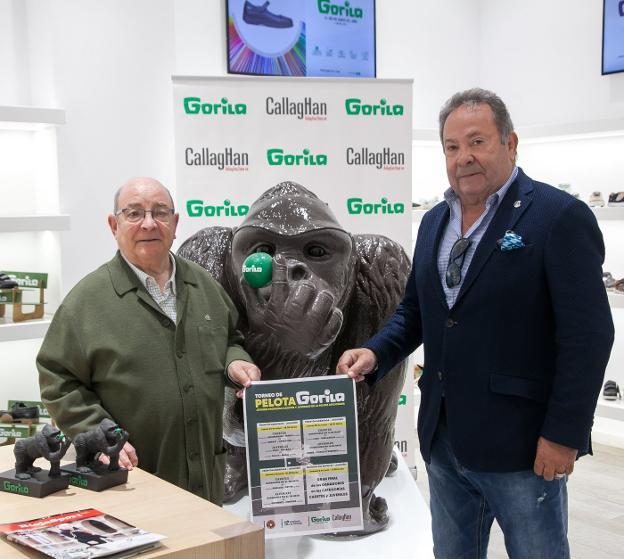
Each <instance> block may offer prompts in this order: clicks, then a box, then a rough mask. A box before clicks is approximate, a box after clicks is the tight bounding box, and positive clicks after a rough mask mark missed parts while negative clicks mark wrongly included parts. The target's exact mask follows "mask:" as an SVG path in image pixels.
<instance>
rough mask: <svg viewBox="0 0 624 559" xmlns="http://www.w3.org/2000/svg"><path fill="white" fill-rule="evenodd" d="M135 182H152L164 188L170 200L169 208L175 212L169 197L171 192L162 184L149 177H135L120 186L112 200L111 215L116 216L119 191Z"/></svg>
mask: <svg viewBox="0 0 624 559" xmlns="http://www.w3.org/2000/svg"><path fill="white" fill-rule="evenodd" d="M135 181H151V182H154V183H156V184H158V185H159V186H161V187H162V188H164V189H165V190H166V191H167V194H168V195H169V200H171V208H172V209H173V210H175V204H174V203H173V196H171V192H170V191H169V189H168V188H167V187H166V186H165V185H164V184H162V183H161V182H159V181H157V180H156V179H152V178H149V177H137V178H135V179H130V180H128V181H126V182H125V183H124V184H122V185H121V186H120V187H119V188H118V189H117V192H115V197H114V198H113V214H115V215H117V212H118V211H119V196H120V195H121V191H122V190H123V189H124V188H125V187H126V186H127V185H129V184H131V183H132V182H135Z"/></svg>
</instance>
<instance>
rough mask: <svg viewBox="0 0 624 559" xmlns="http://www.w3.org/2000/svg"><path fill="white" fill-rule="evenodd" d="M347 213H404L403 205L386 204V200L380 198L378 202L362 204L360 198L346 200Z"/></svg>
mask: <svg viewBox="0 0 624 559" xmlns="http://www.w3.org/2000/svg"><path fill="white" fill-rule="evenodd" d="M347 211H348V212H349V213H350V214H351V215H358V214H368V215H370V214H402V213H405V204H403V203H402V202H395V203H392V202H388V199H387V198H382V199H381V201H379V202H364V200H363V199H362V198H347Z"/></svg>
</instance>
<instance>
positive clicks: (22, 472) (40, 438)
mask: <svg viewBox="0 0 624 559" xmlns="http://www.w3.org/2000/svg"><path fill="white" fill-rule="evenodd" d="M70 444H71V440H70V439H69V438H68V437H66V436H65V435H63V433H61V431H60V430H59V429H57V428H56V427H52V425H44V427H43V429H42V430H41V432H40V433H37V434H36V435H35V436H34V437H29V438H28V439H18V440H17V441H16V443H15V448H14V449H13V453H14V454H15V477H16V478H17V479H30V478H31V477H32V475H33V474H36V473H37V472H40V471H41V468H38V467H36V466H33V464H34V462H35V460H37V458H45V459H46V460H47V461H48V462H50V471H49V473H48V476H49V477H59V476H60V475H61V458H63V456H65V453H66V452H67V449H68V448H69V445H70Z"/></svg>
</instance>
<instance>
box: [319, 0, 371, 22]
mask: <svg viewBox="0 0 624 559" xmlns="http://www.w3.org/2000/svg"><path fill="white" fill-rule="evenodd" d="M317 7H318V11H319V12H320V13H321V14H327V15H332V16H342V17H355V18H358V19H361V18H363V17H364V11H363V10H362V8H358V7H353V6H351V4H350V3H349V2H348V1H346V2H344V3H342V4H341V3H338V2H336V3H334V2H332V1H331V0H317Z"/></svg>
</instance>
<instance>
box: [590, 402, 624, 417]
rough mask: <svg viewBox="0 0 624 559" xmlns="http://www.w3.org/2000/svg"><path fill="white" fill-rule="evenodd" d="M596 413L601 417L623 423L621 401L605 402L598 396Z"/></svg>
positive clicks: (623, 411) (623, 410)
mask: <svg viewBox="0 0 624 559" xmlns="http://www.w3.org/2000/svg"><path fill="white" fill-rule="evenodd" d="M596 411H597V413H598V415H600V416H601V417H606V418H608V419H617V420H619V421H624V403H623V402H622V400H621V399H620V400H605V399H604V398H603V397H602V396H600V398H599V399H598V407H597V410H596Z"/></svg>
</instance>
